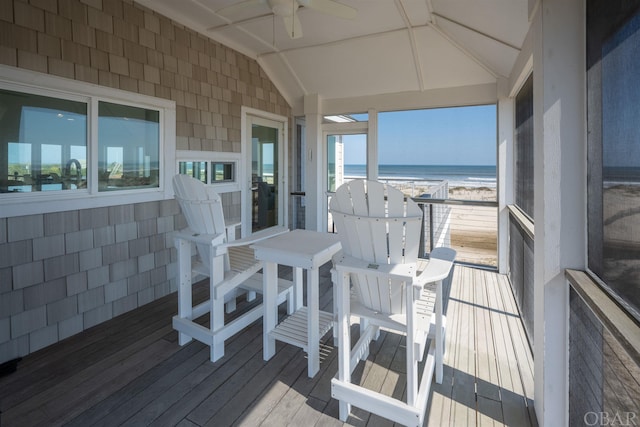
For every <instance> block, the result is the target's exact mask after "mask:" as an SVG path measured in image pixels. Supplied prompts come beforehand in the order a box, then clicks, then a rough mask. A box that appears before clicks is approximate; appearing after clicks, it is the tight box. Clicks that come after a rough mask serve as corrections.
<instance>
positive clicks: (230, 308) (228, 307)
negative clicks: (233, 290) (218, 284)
mask: <svg viewBox="0 0 640 427" xmlns="http://www.w3.org/2000/svg"><path fill="white" fill-rule="evenodd" d="M235 310H236V299H235V298H233V299H230V300H229V301H228V302H227V303H226V304H225V305H224V312H225V313H227V314H228V313H233V312H234V311H235Z"/></svg>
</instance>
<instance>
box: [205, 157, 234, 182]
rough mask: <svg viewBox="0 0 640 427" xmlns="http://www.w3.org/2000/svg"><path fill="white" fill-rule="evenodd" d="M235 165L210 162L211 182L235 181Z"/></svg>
mask: <svg viewBox="0 0 640 427" xmlns="http://www.w3.org/2000/svg"><path fill="white" fill-rule="evenodd" d="M234 170H235V163H232V162H221V163H217V162H211V172H212V173H211V182H212V183H214V184H215V183H217V182H230V181H231V182H233V181H234V180H235V173H234Z"/></svg>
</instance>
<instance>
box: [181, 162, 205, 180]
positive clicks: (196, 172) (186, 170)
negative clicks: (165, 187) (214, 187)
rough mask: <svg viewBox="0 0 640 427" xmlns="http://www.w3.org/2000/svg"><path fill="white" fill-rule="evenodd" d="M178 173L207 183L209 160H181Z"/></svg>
mask: <svg viewBox="0 0 640 427" xmlns="http://www.w3.org/2000/svg"><path fill="white" fill-rule="evenodd" d="M178 173H180V174H182V175H189V176H192V177H194V178H195V179H197V180H200V181H202V182H204V183H205V184H207V183H208V182H207V162H179V163H178Z"/></svg>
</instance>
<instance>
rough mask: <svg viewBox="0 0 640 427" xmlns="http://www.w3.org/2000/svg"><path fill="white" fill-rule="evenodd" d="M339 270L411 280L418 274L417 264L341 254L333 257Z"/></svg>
mask: <svg viewBox="0 0 640 427" xmlns="http://www.w3.org/2000/svg"><path fill="white" fill-rule="evenodd" d="M333 262H334V267H335V269H336V270H337V271H345V272H347V273H363V272H366V273H367V274H371V275H374V276H380V277H387V278H392V279H399V280H404V281H408V282H411V281H412V280H413V279H414V277H415V274H416V266H415V264H376V263H373V262H369V261H365V260H363V259H359V258H354V257H352V256H350V255H345V254H341V255H340V256H336V257H334V259H333Z"/></svg>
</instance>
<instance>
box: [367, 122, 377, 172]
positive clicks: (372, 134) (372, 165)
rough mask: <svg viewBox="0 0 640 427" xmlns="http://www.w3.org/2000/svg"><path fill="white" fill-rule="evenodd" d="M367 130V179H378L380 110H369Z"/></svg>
mask: <svg viewBox="0 0 640 427" xmlns="http://www.w3.org/2000/svg"><path fill="white" fill-rule="evenodd" d="M368 116H369V118H368V122H369V124H368V131H367V179H370V180H372V181H376V180H377V179H378V174H379V170H378V111H376V110H369V111H368Z"/></svg>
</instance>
